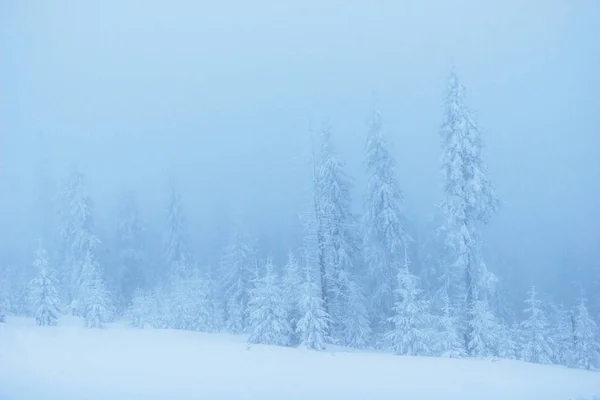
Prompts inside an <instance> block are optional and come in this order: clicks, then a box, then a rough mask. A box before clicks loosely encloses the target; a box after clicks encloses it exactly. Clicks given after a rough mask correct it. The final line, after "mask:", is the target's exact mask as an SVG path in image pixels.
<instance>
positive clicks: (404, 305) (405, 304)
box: [386, 252, 432, 356]
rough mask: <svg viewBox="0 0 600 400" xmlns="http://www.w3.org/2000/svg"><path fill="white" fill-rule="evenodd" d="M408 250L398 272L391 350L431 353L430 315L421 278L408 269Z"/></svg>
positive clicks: (390, 333)
mask: <svg viewBox="0 0 600 400" xmlns="http://www.w3.org/2000/svg"><path fill="white" fill-rule="evenodd" d="M409 264H410V263H409V260H408V254H407V253H406V252H405V260H404V265H403V266H402V268H401V269H400V270H399V272H398V276H397V279H398V287H397V289H396V296H397V300H396V302H395V304H394V316H392V317H391V318H390V322H391V323H392V329H391V330H390V331H389V332H388V333H387V334H386V339H387V340H388V342H389V343H390V346H391V348H392V350H393V351H394V352H395V353H396V354H400V355H407V356H418V355H421V356H422V355H428V354H429V353H430V352H431V338H432V333H431V331H430V326H431V318H430V316H429V313H428V309H429V305H428V303H427V301H425V300H422V299H421V293H422V290H421V289H420V288H419V278H417V277H416V276H415V275H413V274H412V273H411V271H410V269H409Z"/></svg>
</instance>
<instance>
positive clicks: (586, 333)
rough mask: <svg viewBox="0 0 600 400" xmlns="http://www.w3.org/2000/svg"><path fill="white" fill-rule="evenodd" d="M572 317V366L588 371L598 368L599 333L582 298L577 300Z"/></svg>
mask: <svg viewBox="0 0 600 400" xmlns="http://www.w3.org/2000/svg"><path fill="white" fill-rule="evenodd" d="M574 317H575V319H574V322H575V326H574V328H575V329H574V332H573V342H574V343H573V360H572V361H573V366H574V367H577V368H582V369H590V370H592V369H597V368H600V365H598V364H597V363H598V362H599V360H600V339H599V335H600V332H599V331H598V325H597V324H596V321H594V320H593V319H592V317H591V316H590V314H589V312H588V309H587V305H586V300H585V299H584V298H583V297H582V298H581V299H579V304H578V305H577V309H576V310H575V313H574Z"/></svg>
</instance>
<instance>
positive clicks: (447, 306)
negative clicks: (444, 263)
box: [436, 290, 467, 358]
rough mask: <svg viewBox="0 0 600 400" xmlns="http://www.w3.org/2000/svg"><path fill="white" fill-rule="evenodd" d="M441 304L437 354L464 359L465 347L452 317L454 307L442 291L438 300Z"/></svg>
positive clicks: (455, 321) (456, 323)
mask: <svg viewBox="0 0 600 400" xmlns="http://www.w3.org/2000/svg"><path fill="white" fill-rule="evenodd" d="M440 300H441V302H442V310H441V311H442V315H441V316H440V317H439V327H440V331H439V334H438V340H437V346H436V348H437V349H438V353H439V354H440V355H441V356H442V357H450V358H460V357H465V356H466V355H467V354H466V352H465V346H464V343H463V341H462V340H461V338H460V333H459V330H458V317H457V316H456V315H454V311H455V309H454V307H452V304H451V302H450V297H449V296H448V293H447V292H446V291H445V290H444V291H443V292H442V294H441V298H440Z"/></svg>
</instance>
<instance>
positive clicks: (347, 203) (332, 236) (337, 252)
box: [315, 124, 362, 339]
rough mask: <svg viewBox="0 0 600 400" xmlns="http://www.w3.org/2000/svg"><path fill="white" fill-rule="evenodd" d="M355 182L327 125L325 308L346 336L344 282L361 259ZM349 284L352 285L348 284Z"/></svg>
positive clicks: (320, 185)
mask: <svg viewBox="0 0 600 400" xmlns="http://www.w3.org/2000/svg"><path fill="white" fill-rule="evenodd" d="M351 188H352V185H351V182H350V180H349V178H348V177H347V175H346V173H345V171H344V164H343V163H342V162H341V161H340V160H339V158H338V157H337V156H336V154H335V151H334V148H333V144H332V140H331V128H330V127H329V125H328V124H325V125H324V128H323V134H322V142H321V149H320V153H319V160H318V169H317V187H316V198H317V200H316V201H315V203H316V204H317V207H318V208H317V213H316V214H317V221H318V224H319V228H318V232H319V264H320V269H321V281H322V285H325V286H324V288H325V292H324V293H323V294H324V296H325V298H324V304H325V310H326V312H328V313H329V315H330V316H331V319H332V322H333V324H334V329H333V330H332V333H335V334H336V336H337V338H339V339H343V338H342V336H343V334H342V325H341V324H342V321H343V320H344V318H345V316H344V312H345V307H346V305H345V304H344V302H345V300H346V298H345V296H344V291H345V289H346V288H344V287H343V286H344V284H345V283H348V279H349V277H354V276H356V275H357V274H358V273H359V272H362V271H357V266H356V263H357V261H358V240H357V239H358V238H357V234H356V233H357V232H356V228H357V221H356V218H355V216H354V214H353V213H352V209H351V203H352V201H351V198H350V192H351ZM346 286H348V285H346Z"/></svg>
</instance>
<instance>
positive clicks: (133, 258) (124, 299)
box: [114, 192, 147, 312]
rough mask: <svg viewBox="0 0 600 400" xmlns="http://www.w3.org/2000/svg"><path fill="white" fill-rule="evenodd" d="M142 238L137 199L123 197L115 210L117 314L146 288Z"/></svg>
mask: <svg viewBox="0 0 600 400" xmlns="http://www.w3.org/2000/svg"><path fill="white" fill-rule="evenodd" d="M143 234H144V227H143V225H142V222H141V218H140V215H139V209H138V205H137V202H136V199H135V197H134V196H133V194H131V193H128V192H126V193H123V194H122V196H121V198H120V199H119V204H118V208H117V232H116V243H115V246H116V248H117V252H118V254H117V257H118V260H117V261H118V266H117V270H116V274H115V275H116V276H115V277H114V279H115V281H116V282H115V288H116V290H117V293H115V297H116V302H117V304H116V306H117V308H118V311H119V312H122V311H124V310H125V309H126V308H127V307H128V306H129V304H130V302H131V300H132V299H133V295H134V292H135V291H136V290H137V289H138V288H142V289H143V288H145V286H146V280H147V271H146V270H145V267H146V266H145V265H144V262H145V257H144V244H145V243H144V238H143Z"/></svg>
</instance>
